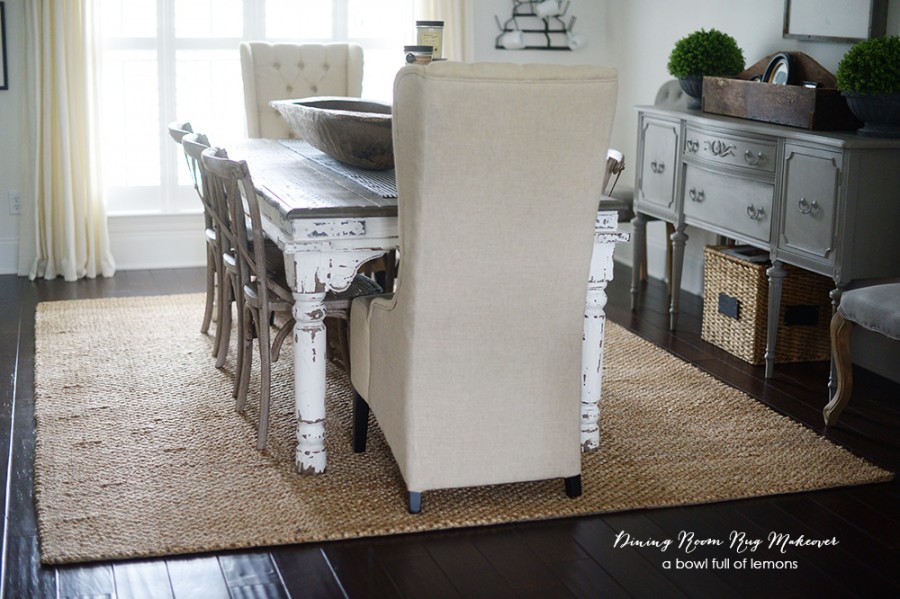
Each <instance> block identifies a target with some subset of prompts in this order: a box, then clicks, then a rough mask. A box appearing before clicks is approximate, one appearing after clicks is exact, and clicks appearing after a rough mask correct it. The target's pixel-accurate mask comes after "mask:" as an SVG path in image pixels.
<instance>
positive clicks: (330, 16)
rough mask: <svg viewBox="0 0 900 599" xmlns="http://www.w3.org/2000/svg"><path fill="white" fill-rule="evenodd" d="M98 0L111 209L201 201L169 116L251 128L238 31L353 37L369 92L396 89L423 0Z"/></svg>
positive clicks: (168, 207)
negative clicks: (417, 7)
mask: <svg viewBox="0 0 900 599" xmlns="http://www.w3.org/2000/svg"><path fill="white" fill-rule="evenodd" d="M99 1H100V11H99V15H100V20H101V31H102V34H103V59H102V67H101V75H100V80H101V104H102V112H101V114H102V128H103V130H102V140H103V141H102V147H103V148H104V155H103V167H102V172H103V179H104V183H105V185H106V188H107V199H108V212H109V213H110V214H123V213H129V214H135V213H155V214H159V213H183V212H197V211H199V210H200V206H199V204H198V202H197V199H196V196H195V195H194V191H193V189H192V187H191V182H190V175H189V173H188V170H187V167H186V166H185V163H184V160H183V156H182V154H181V152H180V149H179V148H178V146H177V145H176V144H175V143H173V142H172V141H171V138H169V136H168V133H167V129H166V127H167V125H168V123H169V122H171V121H173V120H175V119H187V120H190V121H191V123H192V124H193V125H194V128H195V129H196V130H198V131H203V132H204V133H207V134H208V135H209V136H210V141H212V142H213V143H214V144H215V143H222V144H223V145H226V147H227V141H228V140H229V139H235V138H240V137H241V136H243V134H244V105H243V91H242V84H241V67H240V57H239V55H238V44H239V42H240V41H242V40H271V41H298V40H303V41H305V42H313V43H327V42H331V41H352V42H356V43H358V44H360V45H361V46H362V47H363V51H364V53H365V77H364V80H363V96H364V97H367V98H372V99H376V100H383V101H390V99H391V89H392V84H393V78H394V74H395V73H396V71H397V69H399V68H400V66H401V65H402V46H403V45H404V44H407V43H410V41H411V39H412V38H413V37H414V21H413V1H414V0H99ZM126 148H127V151H121V149H126ZM108 149H113V150H112V151H109V150H108ZM116 149H119V151H116Z"/></svg>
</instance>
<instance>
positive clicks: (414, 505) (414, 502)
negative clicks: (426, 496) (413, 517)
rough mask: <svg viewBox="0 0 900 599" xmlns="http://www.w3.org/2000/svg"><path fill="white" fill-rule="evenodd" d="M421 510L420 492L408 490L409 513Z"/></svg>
mask: <svg viewBox="0 0 900 599" xmlns="http://www.w3.org/2000/svg"><path fill="white" fill-rule="evenodd" d="M421 511H422V494H421V493H414V492H412V491H410V492H409V513H410V514H418V513H419V512H421Z"/></svg>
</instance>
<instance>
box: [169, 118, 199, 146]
mask: <svg viewBox="0 0 900 599" xmlns="http://www.w3.org/2000/svg"><path fill="white" fill-rule="evenodd" d="M193 132H194V129H193V128H192V127H191V124H190V123H189V122H188V121H172V122H171V123H169V135H171V136H172V139H174V140H175V142H176V143H181V138H182V137H184V136H185V135H187V134H188V133H193Z"/></svg>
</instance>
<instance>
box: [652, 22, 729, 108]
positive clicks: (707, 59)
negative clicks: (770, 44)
mask: <svg viewBox="0 0 900 599" xmlns="http://www.w3.org/2000/svg"><path fill="white" fill-rule="evenodd" d="M668 68H669V74H670V75H672V76H673V77H675V78H676V79H678V80H679V82H680V83H681V89H683V90H684V93H686V94H687V95H689V96H691V97H692V98H694V101H693V102H692V103H691V104H689V105H688V108H700V96H701V93H702V91H703V77H704V76H705V75H708V76H710V77H723V76H724V77H729V76H731V75H737V74H738V73H740V72H741V71H743V70H744V52H743V51H742V50H741V48H740V47H739V46H738V45H737V42H736V41H735V39H734V38H733V37H731V36H730V35H728V34H727V33H722V32H721V31H719V30H718V29H710V30H709V31H707V30H705V29H701V30H700V31H695V32H693V33H691V34H690V35H688V36H687V37H683V38H681V39H680V40H678V41H677V42H675V47H674V48H672V53H671V54H669V64H668Z"/></svg>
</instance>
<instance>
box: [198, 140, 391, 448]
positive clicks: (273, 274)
mask: <svg viewBox="0 0 900 599" xmlns="http://www.w3.org/2000/svg"><path fill="white" fill-rule="evenodd" d="M201 160H202V163H203V166H204V168H205V169H206V174H207V178H208V180H209V189H210V193H211V195H212V197H213V200H214V202H216V204H218V205H224V206H226V207H227V213H228V215H227V218H228V221H229V222H230V223H231V224H230V229H231V230H232V231H233V232H234V247H235V250H236V257H237V268H236V280H237V285H236V286H235V287H236V289H237V290H239V291H238V292H237V293H239V294H240V296H241V298H242V300H241V302H240V305H241V309H242V314H243V316H242V318H241V319H240V321H239V327H240V331H241V339H240V347H242V350H239V352H238V355H239V359H240V365H239V367H238V369H237V372H238V375H237V377H236V382H237V384H238V387H239V389H238V393H237V403H236V405H235V407H236V409H237V410H238V411H243V409H244V406H245V404H246V400H247V395H248V392H249V385H250V369H251V364H252V358H253V341H254V339H258V345H259V363H260V393H259V432H258V436H257V448H258V449H260V450H262V449H265V446H266V441H267V440H268V434H269V406H270V401H271V379H272V362H275V361H277V360H278V357H279V354H280V351H281V346H282V345H283V343H284V341H285V339H286V338H287V337H288V335H290V334H291V332H292V331H293V328H294V318H293V315H292V310H293V305H294V297H293V294H292V293H291V291H290V287H289V286H288V284H287V280H286V278H285V273H284V256H283V254H280V251H279V252H273V251H272V248H275V246H273V245H272V244H271V243H267V242H265V241H263V240H265V236H264V234H263V229H262V217H261V215H260V211H259V199H258V197H257V195H256V191H255V187H254V185H253V179H252V177H251V176H250V170H249V168H248V167H247V163H246V162H244V161H234V160H231V159H229V158H228V154H227V152H226V151H225V150H224V149H222V148H208V149H206V150H205V151H204V152H203V154H202V158H201ZM260 241H262V243H261V242H260ZM275 249H277V248H275ZM381 291H382V289H381V287H379V286H378V285H377V284H376V283H375V282H374V281H372V280H371V279H368V278H367V277H365V276H362V275H357V276H356V277H355V278H354V280H353V282H352V283H351V285H350V287H349V288H348V289H347V290H345V291H343V292H341V293H329V294H328V295H327V296H326V299H325V315H326V318H335V317H337V318H340V319H341V321H342V326H340V327H339V329H338V330H339V335H340V336H341V345H342V347H343V348H347V347H348V345H349V340H348V338H347V335H348V333H347V322H348V317H349V308H350V302H351V300H352V299H353V298H354V297H357V296H360V295H365V294H373V293H380V292H381ZM276 317H277V318H276ZM273 326H274V329H273V328H272V327H273ZM343 351H344V352H345V355H348V354H349V351H348V350H346V349H344V350H343ZM343 361H344V365H345V367H347V368H348V369H349V363H348V362H349V358H344V360H343Z"/></svg>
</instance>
